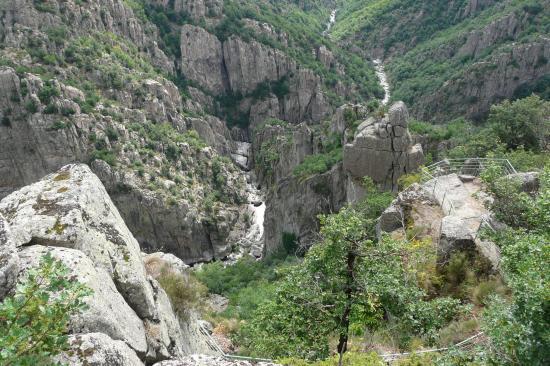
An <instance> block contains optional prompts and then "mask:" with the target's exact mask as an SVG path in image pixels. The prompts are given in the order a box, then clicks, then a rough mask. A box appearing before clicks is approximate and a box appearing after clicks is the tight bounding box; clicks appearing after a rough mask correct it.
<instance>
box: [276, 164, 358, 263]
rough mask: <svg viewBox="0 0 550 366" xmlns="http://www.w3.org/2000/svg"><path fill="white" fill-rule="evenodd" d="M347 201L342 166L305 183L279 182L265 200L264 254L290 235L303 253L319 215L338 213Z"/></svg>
mask: <svg viewBox="0 0 550 366" xmlns="http://www.w3.org/2000/svg"><path fill="white" fill-rule="evenodd" d="M346 201H347V177H346V174H345V173H344V170H343V168H342V164H337V165H336V166H334V167H333V168H332V169H330V170H329V171H328V172H326V173H323V174H319V175H315V176H313V177H311V178H308V179H306V180H305V181H300V180H299V179H297V178H294V177H292V176H289V177H287V178H286V179H283V180H281V181H279V182H278V184H277V186H276V189H275V190H274V191H273V192H271V193H270V194H269V196H268V199H267V207H268V210H267V213H266V219H265V220H266V222H265V225H266V231H265V241H266V244H265V246H266V251H267V252H268V253H269V252H272V251H274V250H276V249H277V248H278V247H279V246H280V245H281V243H282V242H283V235H285V234H291V235H293V236H294V237H295V238H296V240H297V241H298V243H299V245H300V246H301V247H302V249H305V248H309V247H310V246H311V245H312V244H313V243H314V242H315V234H316V233H317V232H318V230H319V221H318V219H317V216H318V215H319V214H326V213H330V212H337V211H338V210H340V209H341V208H342V207H343V206H344V205H345V203H346Z"/></svg>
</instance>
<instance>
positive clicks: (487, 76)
mask: <svg viewBox="0 0 550 366" xmlns="http://www.w3.org/2000/svg"><path fill="white" fill-rule="evenodd" d="M514 21H515V20H514V18H509V19H505V20H504V21H503V24H500V26H501V27H502V28H501V31H502V32H503V33H501V34H497V33H491V32H490V31H489V30H487V31H480V32H475V33H474V34H472V35H471V36H470V38H469V39H468V41H467V43H466V44H465V45H464V46H463V48H462V49H461V50H460V52H464V53H465V55H468V56H472V57H474V56H475V55H476V54H477V53H479V52H483V50H485V49H487V47H489V45H490V44H491V43H492V42H493V39H494V37H500V36H502V37H506V36H507V34H508V32H512V31H511V30H513V29H514V27H513V26H511V25H510V24H508V23H509V22H514ZM508 26H511V28H508ZM548 59H550V39H548V38H541V39H539V40H537V41H536V42H533V43H528V44H515V45H513V46H512V47H511V48H510V49H507V50H505V51H503V52H502V53H500V54H497V55H495V56H493V57H492V58H491V59H489V60H486V61H482V62H478V63H475V64H473V65H472V66H470V67H469V68H467V69H466V70H465V71H464V72H463V73H462V74H461V75H459V76H457V77H455V78H453V79H451V80H449V81H447V82H446V83H445V85H443V87H442V88H441V89H440V90H439V91H438V92H437V93H434V94H432V95H428V96H426V97H424V98H422V99H421V100H419V101H418V104H416V106H415V108H414V111H415V114H416V115H417V116H419V118H421V119H426V120H430V119H433V118H434V117H442V116H443V115H444V114H445V113H446V111H447V110H452V111H454V113H455V114H456V115H460V114H465V115H468V116H470V117H471V118H474V119H480V118H483V117H485V115H486V114H487V112H488V111H489V109H490V107H491V105H493V104H496V103H499V102H501V101H502V100H504V99H510V98H513V97H514V96H516V94H517V93H518V92H519V91H520V89H521V88H522V87H529V86H531V85H533V84H535V83H536V82H537V81H538V80H541V79H542V78H543V77H545V75H548V73H550V64H549V63H548ZM465 101H466V102H465Z"/></svg>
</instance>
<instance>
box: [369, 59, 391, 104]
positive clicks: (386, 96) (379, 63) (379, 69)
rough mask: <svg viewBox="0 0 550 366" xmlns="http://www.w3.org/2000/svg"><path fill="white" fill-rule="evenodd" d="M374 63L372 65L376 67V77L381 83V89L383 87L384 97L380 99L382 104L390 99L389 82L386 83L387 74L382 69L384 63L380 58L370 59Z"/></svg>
mask: <svg viewBox="0 0 550 366" xmlns="http://www.w3.org/2000/svg"><path fill="white" fill-rule="evenodd" d="M372 62H373V63H374V67H375V69H376V76H377V77H378V81H379V82H380V85H382V89H384V99H382V104H383V105H386V104H388V102H389V101H390V97H391V94H390V84H389V83H388V75H386V71H385V70H384V64H383V63H382V61H381V60H379V59H376V60H373V61H372Z"/></svg>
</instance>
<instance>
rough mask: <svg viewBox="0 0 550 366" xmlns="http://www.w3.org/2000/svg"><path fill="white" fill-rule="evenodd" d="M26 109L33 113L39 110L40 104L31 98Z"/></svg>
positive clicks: (26, 104)
mask: <svg viewBox="0 0 550 366" xmlns="http://www.w3.org/2000/svg"><path fill="white" fill-rule="evenodd" d="M25 109H26V110H27V111H28V112H29V113H31V114H34V113H36V112H38V105H37V104H36V102H35V101H34V99H30V100H29V101H28V102H27V103H25Z"/></svg>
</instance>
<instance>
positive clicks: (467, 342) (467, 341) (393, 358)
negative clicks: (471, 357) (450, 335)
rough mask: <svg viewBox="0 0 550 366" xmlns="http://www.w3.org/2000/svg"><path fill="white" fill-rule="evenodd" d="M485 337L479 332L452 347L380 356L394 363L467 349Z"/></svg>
mask: <svg viewBox="0 0 550 366" xmlns="http://www.w3.org/2000/svg"><path fill="white" fill-rule="evenodd" d="M482 335H483V332H479V333H477V334H475V335H473V336H471V337H469V338H466V339H465V340H463V341H462V342H459V343H457V344H455V345H452V346H450V347H443V348H434V349H426V350H420V351H416V352H404V353H388V354H383V355H380V357H381V358H382V359H383V360H384V361H385V362H392V361H396V360H398V359H400V358H403V357H408V356H411V355H413V354H417V355H419V354H423V353H434V352H445V351H449V350H452V349H464V348H466V347H470V346H471V345H472V344H475V343H474V342H476V341H477V340H478V339H481V336H482Z"/></svg>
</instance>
